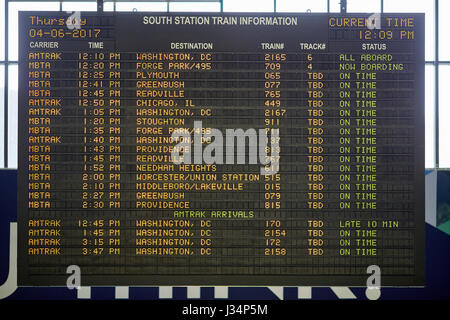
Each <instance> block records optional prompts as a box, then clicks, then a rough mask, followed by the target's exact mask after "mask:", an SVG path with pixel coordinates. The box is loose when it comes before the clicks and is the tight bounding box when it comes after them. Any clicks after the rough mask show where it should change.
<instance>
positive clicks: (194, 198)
mask: <svg viewBox="0 0 450 320" xmlns="http://www.w3.org/2000/svg"><path fill="white" fill-rule="evenodd" d="M19 22H20V28H19V29H20V36H19V42H20V49H19V51H20V52H19V56H20V59H19V141H18V144H19V154H18V156H19V168H18V186H19V187H18V188H19V189H18V199H19V200H18V223H19V247H18V272H19V273H18V282H19V285H23V286H30V285H31V286H49V285H51V286H59V285H65V284H66V280H67V278H68V276H69V274H68V271H67V270H68V267H69V266H78V267H79V270H80V274H81V284H82V285H243V286H245V285H261V286H267V285H287V286H289V285H320V286H327V285H329V286H331V285H352V286H365V285H366V280H367V278H368V277H369V276H370V274H369V273H368V267H369V266H377V267H379V270H380V272H381V285H383V286H420V285H424V253H425V251H424V227H425V223H424V135H425V134H424V15H423V14H381V15H380V14H369V13H367V14H366V13H361V14H337V13H336V14H332V13H330V14H252V13H239V14H234V13H233V14H232V13H229V14H228V13H227V14H224V13H212V14H191V13H177V14H172V13H153V12H133V13H93V12H91V13H88V12H73V13H65V12H20V14H19Z"/></svg>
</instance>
